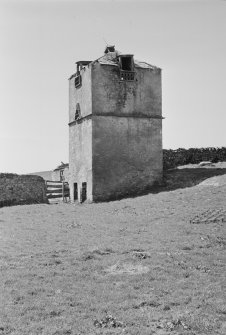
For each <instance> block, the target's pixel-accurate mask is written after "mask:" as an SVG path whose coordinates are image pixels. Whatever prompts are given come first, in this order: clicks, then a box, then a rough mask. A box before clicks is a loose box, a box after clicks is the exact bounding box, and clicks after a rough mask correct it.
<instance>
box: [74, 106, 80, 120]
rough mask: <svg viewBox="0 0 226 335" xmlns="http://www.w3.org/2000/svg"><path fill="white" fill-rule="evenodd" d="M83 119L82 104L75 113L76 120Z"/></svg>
mask: <svg viewBox="0 0 226 335" xmlns="http://www.w3.org/2000/svg"><path fill="white" fill-rule="evenodd" d="M80 117H81V109H80V104H79V103H77V104H76V111H75V120H78V119H79V118H80Z"/></svg>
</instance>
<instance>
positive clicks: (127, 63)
mask: <svg viewBox="0 0 226 335" xmlns="http://www.w3.org/2000/svg"><path fill="white" fill-rule="evenodd" d="M121 64H122V70H123V71H133V65H132V57H121Z"/></svg>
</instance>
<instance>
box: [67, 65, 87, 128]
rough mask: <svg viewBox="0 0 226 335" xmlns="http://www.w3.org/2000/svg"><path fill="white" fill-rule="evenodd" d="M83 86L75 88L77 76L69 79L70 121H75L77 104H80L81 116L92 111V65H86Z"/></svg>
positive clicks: (82, 74) (83, 71)
mask: <svg viewBox="0 0 226 335" xmlns="http://www.w3.org/2000/svg"><path fill="white" fill-rule="evenodd" d="M80 73H81V76H82V86H81V87H79V88H77V89H76V88H75V83H74V81H75V78H74V77H72V78H71V79H69V122H72V121H74V119H75V112H76V104H77V103H79V104H80V109H81V117H84V116H87V115H89V114H91V113H92V93H91V67H89V66H86V67H85V69H83V70H82V71H81V72H80Z"/></svg>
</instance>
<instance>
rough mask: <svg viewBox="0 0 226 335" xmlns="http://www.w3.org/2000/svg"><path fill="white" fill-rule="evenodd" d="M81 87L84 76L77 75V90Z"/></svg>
mask: <svg viewBox="0 0 226 335" xmlns="http://www.w3.org/2000/svg"><path fill="white" fill-rule="evenodd" d="M81 85H82V76H81V75H80V73H77V75H76V77H75V88H78V87H80V86H81Z"/></svg>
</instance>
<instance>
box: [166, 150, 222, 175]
mask: <svg viewBox="0 0 226 335" xmlns="http://www.w3.org/2000/svg"><path fill="white" fill-rule="evenodd" d="M202 161H211V162H212V163H217V162H224V161H226V147H222V148H211V147H210V148H190V149H183V148H179V149H176V150H172V149H163V169H164V170H168V169H173V168H175V167H177V166H179V165H186V164H198V163H200V162H202Z"/></svg>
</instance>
